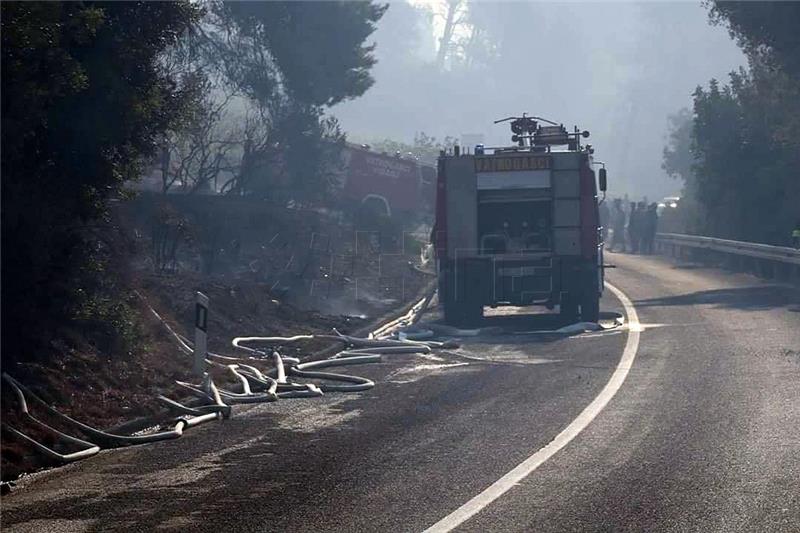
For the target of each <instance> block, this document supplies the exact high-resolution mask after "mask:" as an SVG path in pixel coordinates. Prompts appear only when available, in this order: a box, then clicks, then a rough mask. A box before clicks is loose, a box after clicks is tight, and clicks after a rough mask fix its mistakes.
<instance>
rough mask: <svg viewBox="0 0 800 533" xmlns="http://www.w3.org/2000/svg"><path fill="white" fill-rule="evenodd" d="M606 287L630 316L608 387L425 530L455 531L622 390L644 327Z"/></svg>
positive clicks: (620, 294) (621, 296) (631, 309)
mask: <svg viewBox="0 0 800 533" xmlns="http://www.w3.org/2000/svg"><path fill="white" fill-rule="evenodd" d="M606 287H608V288H609V289H610V290H611V292H613V293H614V295H615V296H616V297H617V298H618V299H619V301H620V302H622V306H623V307H624V308H625V314H626V315H627V317H628V326H629V329H628V339H627V341H626V342H625V348H624V350H623V352H622V358H621V359H620V360H619V363H618V364H617V368H616V370H614V373H613V374H612V375H611V379H609V380H608V383H606V386H605V387H603V390H602V391H600V394H598V395H597V397H596V398H595V399H594V400H592V403H590V404H589V405H587V406H586V408H585V409H584V410H583V411H582V412H581V414H579V415H578V418H576V419H575V420H573V421H572V422H570V424H569V425H568V426H567V427H565V428H564V429H563V431H561V433H559V434H558V435H556V438H555V439H553V440H552V441H551V442H550V443H549V444H547V445H546V446H545V447H544V448H541V449H540V450H539V451H537V452H536V453H534V454H533V455H531V456H530V457H528V458H527V459H525V460H524V461H523V462H521V463H520V464H518V465H517V466H516V467H514V469H513V470H511V471H510V472H508V473H507V474H506V475H504V476H503V477H501V478H500V479H498V480H497V481H495V482H494V483H492V484H491V485H490V486H489V487H488V488H487V489H486V490H484V491H483V492H481V493H480V494H478V495H477V496H475V497H474V498H472V499H471V500H470V501H468V502H467V503H465V504H464V505H462V506H461V507H459V508H458V509H456V510H455V511H453V512H452V513H450V514H449V515H447V516H445V517H444V518H442V519H441V520H439V521H438V522H436V523H435V524H433V525H432V526H431V527H429V528H428V529H426V530H425V533H444V532H447V531H452V530H453V529H455V528H456V527H458V526H460V525H461V524H463V523H464V522H466V521H467V520H469V519H470V518H472V517H473V516H475V515H476V514H478V513H479V512H480V511H481V510H482V509H483V508H484V507H486V506H487V505H489V504H490V503H492V502H493V501H495V500H496V499H497V498H499V497H500V496H502V495H503V494H505V493H506V492H507V491H508V490H509V489H510V488H512V487H513V486H514V485H516V484H517V483H519V482H520V481H522V480H523V479H525V478H526V477H527V476H528V475H529V474H530V473H531V472H533V471H534V470H536V469H537V468H539V466H541V465H542V464H543V463H544V462H545V461H547V460H548V459H550V458H551V457H552V456H553V455H555V454H556V453H557V452H558V451H559V450H560V449H561V448H563V447H564V446H566V445H567V444H569V442H570V441H571V440H572V439H574V438H575V437H577V436H578V434H579V433H580V432H581V431H583V430H584V429H585V428H586V426H588V425H589V424H590V423H591V422H592V420H594V419H595V417H597V415H599V414H600V411H602V410H603V408H604V407H605V406H606V404H607V403H608V402H609V401H610V400H611V398H613V397H614V395H615V394H616V393H617V391H618V390H619V389H620V387H621V386H622V383H623V382H624V381H625V378H626V377H627V376H628V371H629V370H630V369H631V366H632V365H633V360H634V359H635V358H636V351H637V350H638V349H639V334H640V331H641V328H640V327H639V317H638V315H637V314H636V309H635V308H634V307H633V303H632V302H631V301H630V299H629V298H628V297H627V296H626V295H625V293H623V292H622V291H621V290H619V289H618V288H616V287H614V286H613V285H611V284H610V283H608V282H606Z"/></svg>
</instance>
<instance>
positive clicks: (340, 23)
mask: <svg viewBox="0 0 800 533" xmlns="http://www.w3.org/2000/svg"><path fill="white" fill-rule="evenodd" d="M385 11H386V6H380V5H377V4H374V3H373V2H346V1H335V2H332V1H315V2H226V3H225V4H224V14H225V15H227V16H228V17H230V19H232V20H233V21H234V22H235V23H236V25H237V26H238V30H239V32H240V34H241V36H243V37H245V38H248V39H251V40H252V42H253V43H254V44H255V45H256V46H257V47H259V48H262V53H263V52H264V51H266V52H267V53H268V54H269V55H270V56H271V58H272V60H273V61H274V65H275V66H276V67H277V72H279V75H280V77H281V78H282V81H283V84H284V86H285V89H286V92H287V93H288V95H289V96H290V97H291V98H292V99H293V100H296V101H298V102H300V103H302V104H306V105H311V106H332V105H334V104H336V103H339V102H341V101H342V100H346V99H349V98H353V97H356V96H359V95H361V94H363V93H364V91H366V90H367V89H368V88H369V87H370V86H371V85H372V83H373V79H372V77H371V76H370V73H369V71H370V69H371V68H372V66H373V65H374V64H375V58H374V57H373V50H374V45H365V44H364V41H365V40H366V39H367V37H369V36H370V35H371V34H372V32H374V31H375V24H376V23H377V21H378V20H379V19H380V18H381V17H382V16H383V13H384V12H385ZM274 73H276V71H273V74H274ZM262 76H263V74H262V73H257V72H250V73H246V74H245V75H244V76H243V77H242V78H241V80H242V84H243V85H245V86H246V88H248V89H249V90H250V91H251V93H252V94H255V95H256V96H258V95H259V94H263V90H262V89H263V88H262V87H259V85H258V83H257V82H261V81H263V79H262ZM273 85H274V83H273V84H270V86H273ZM270 92H271V91H270ZM267 94H269V93H267Z"/></svg>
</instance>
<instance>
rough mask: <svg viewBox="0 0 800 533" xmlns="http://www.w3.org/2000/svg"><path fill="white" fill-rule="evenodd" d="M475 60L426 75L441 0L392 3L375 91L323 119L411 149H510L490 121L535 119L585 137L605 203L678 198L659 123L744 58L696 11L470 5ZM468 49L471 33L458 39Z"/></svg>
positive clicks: (378, 35) (685, 5)
mask: <svg viewBox="0 0 800 533" xmlns="http://www.w3.org/2000/svg"><path fill="white" fill-rule="evenodd" d="M467 10H469V15H470V16H471V17H472V18H473V19H474V21H475V27H478V28H479V29H480V31H479V33H478V34H477V35H478V37H479V38H478V39H476V41H475V42H480V43H485V45H484V46H477V47H473V48H472V50H473V52H472V54H470V57H471V58H472V61H471V62H470V63H466V62H464V61H458V60H452V61H450V60H449V61H447V62H446V64H445V65H444V67H443V68H441V69H439V68H437V66H436V65H435V57H436V49H437V39H438V37H439V36H440V35H441V31H442V28H443V18H442V16H441V15H442V13H444V5H443V2H438V1H434V2H415V5H411V4H409V3H407V2H392V3H391V4H390V7H389V10H388V11H387V13H386V15H384V17H383V19H382V20H381V21H380V22H379V23H378V29H377V31H376V32H375V33H374V34H373V35H372V36H371V37H370V40H371V41H373V42H374V43H375V44H376V51H375V56H376V58H377V59H378V64H377V65H376V66H375V67H374V69H373V76H374V78H375V85H374V86H373V87H372V88H371V89H370V90H369V91H367V93H366V94H364V95H363V96H361V97H359V98H356V99H353V100H350V101H348V102H345V103H342V104H339V105H338V106H336V107H334V108H333V109H332V110H331V112H332V114H334V115H335V116H336V117H338V118H339V120H340V121H341V123H342V125H343V127H344V129H345V131H347V132H348V135H349V137H350V138H351V139H353V140H355V141H357V142H369V141H374V140H378V139H383V138H390V139H394V140H399V141H406V142H411V141H412V140H413V138H414V135H415V133H417V132H425V133H426V134H428V135H433V136H436V137H437V138H439V139H442V138H443V137H445V136H447V135H450V136H454V137H456V138H460V136H461V135H463V134H470V133H480V134H483V135H484V137H485V141H486V144H487V145H492V146H494V145H507V144H510V139H509V137H510V132H509V130H508V126H507V125H493V124H492V121H493V120H496V119H499V118H503V117H507V116H511V115H521V114H522V113H523V112H526V113H528V114H529V115H538V116H542V117H546V118H549V119H551V120H554V121H556V122H561V123H564V124H565V125H566V126H567V127H569V128H571V127H572V126H573V125H577V126H579V127H580V128H582V129H587V130H589V131H590V132H591V137H590V138H589V139H588V141H587V142H589V143H590V144H592V145H593V146H594V147H595V157H596V158H597V159H599V160H602V161H604V162H605V163H606V166H607V169H608V176H609V194H610V195H611V196H621V195H623V194H629V195H631V196H635V197H639V196H643V195H645V196H647V197H648V198H649V199H651V200H656V199H660V198H662V197H664V196H669V195H673V194H676V193H678V192H679V191H680V187H681V184H680V182H678V181H675V180H673V179H671V178H669V177H667V176H666V174H665V173H664V171H663V170H662V169H661V154H662V149H663V147H664V144H665V141H666V135H667V116H668V115H669V114H670V113H674V112H675V111H677V110H678V109H680V108H681V107H691V105H692V96H691V95H692V92H693V91H694V89H695V88H696V87H697V86H698V85H707V83H708V81H709V80H710V79H711V78H716V79H719V80H723V81H727V79H728V73H729V72H730V71H732V70H735V69H738V68H739V67H741V66H744V65H745V64H746V60H745V58H744V56H743V54H742V53H741V51H740V50H739V49H738V48H737V46H736V44H735V43H734V42H733V41H732V40H731V38H730V36H729V35H728V33H727V30H726V29H725V28H723V27H716V26H712V25H710V24H709V23H708V15H707V11H706V9H705V8H704V7H703V6H702V5H701V4H700V3H695V2H670V3H662V2H640V3H628V2H625V3H623V2H613V3H605V2H561V3H552V2H477V3H471V4H468V6H467ZM457 34H458V36H459V37H461V38H464V39H465V40H466V38H467V37H469V35H471V27H470V26H466V25H465V26H463V27H460V28H459V29H458V32H457Z"/></svg>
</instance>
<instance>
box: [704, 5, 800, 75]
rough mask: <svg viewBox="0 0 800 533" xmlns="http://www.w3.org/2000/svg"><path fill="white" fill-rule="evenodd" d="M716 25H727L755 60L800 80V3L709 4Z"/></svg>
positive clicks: (712, 20) (733, 35)
mask: <svg viewBox="0 0 800 533" xmlns="http://www.w3.org/2000/svg"><path fill="white" fill-rule="evenodd" d="M708 5H709V7H710V11H709V16H710V18H711V22H712V23H713V24H722V25H725V26H727V28H728V31H729V32H730V34H731V37H733V38H734V39H736V41H737V43H739V46H741V47H742V49H743V50H744V51H745V53H746V54H747V55H748V57H750V58H751V59H753V58H756V57H761V59H762V61H764V62H765V64H767V65H769V66H770V67H772V68H775V69H779V70H783V71H784V72H786V73H787V74H789V75H791V76H794V77H795V78H798V79H800V39H798V38H797V32H798V25H799V24H800V3H798V2H775V1H770V2H721V1H718V0H715V1H714V2H709V4H708Z"/></svg>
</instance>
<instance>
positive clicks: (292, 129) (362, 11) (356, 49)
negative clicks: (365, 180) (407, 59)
mask: <svg viewBox="0 0 800 533" xmlns="http://www.w3.org/2000/svg"><path fill="white" fill-rule="evenodd" d="M385 10H386V7H385V6H380V5H377V4H374V3H372V2H212V3H210V4H209V9H208V13H209V15H208V17H207V18H206V19H204V21H203V22H202V23H200V24H198V25H197V26H196V28H195V36H196V42H197V46H199V47H200V48H201V49H202V50H203V55H204V57H205V64H206V65H208V66H210V67H212V69H213V70H214V71H215V72H216V73H217V75H218V76H219V79H220V83H221V84H226V85H227V86H228V87H231V88H232V89H233V90H234V91H236V92H237V94H239V95H242V96H244V97H246V98H247V99H248V100H249V102H250V106H251V109H250V110H249V111H248V119H247V120H248V127H247V128H246V132H245V133H246V135H245V137H246V138H245V140H244V142H243V146H242V150H241V154H242V160H241V164H240V165H239V172H235V173H234V176H233V178H232V179H231V180H230V181H229V182H228V183H226V184H225V186H224V190H225V191H227V192H235V193H243V192H248V193H251V194H259V195H261V196H271V197H276V196H281V197H287V196H289V197H292V198H294V199H297V200H303V201H316V200H319V199H321V198H323V197H325V194H326V192H327V191H328V190H329V186H328V185H329V183H330V182H331V176H330V175H329V174H330V173H329V167H332V166H335V164H336V162H337V161H338V159H339V153H338V150H339V148H340V147H341V146H342V144H343V142H344V135H343V134H342V132H341V130H340V128H339V126H338V123H337V122H336V120H335V119H334V118H332V117H329V116H326V115H325V110H326V109H327V108H328V107H330V106H332V105H334V104H336V103H339V102H341V101H343V100H347V99H351V98H355V97H357V96H360V95H361V94H363V93H364V91H366V90H367V89H368V88H369V87H370V86H371V85H372V83H373V79H372V77H371V76H370V69H371V68H372V66H373V65H374V64H375V59H374V57H373V50H374V45H370V44H365V41H366V39H367V38H368V37H369V36H370V35H371V34H372V32H373V31H374V30H375V24H376V23H377V21H378V20H379V19H380V18H381V16H382V15H383V13H384V12H385ZM276 167H279V170H276ZM282 174H286V175H288V177H289V178H290V180H289V181H290V183H289V184H287V183H285V181H286V180H285V179H284V177H285V176H282ZM287 185H288V187H286V186H287ZM277 189H283V190H281V191H278V190H277ZM289 189H292V190H291V191H290V190H289Z"/></svg>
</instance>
